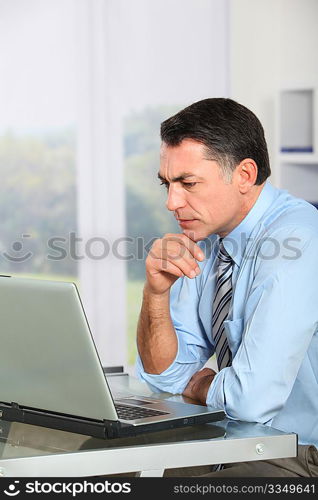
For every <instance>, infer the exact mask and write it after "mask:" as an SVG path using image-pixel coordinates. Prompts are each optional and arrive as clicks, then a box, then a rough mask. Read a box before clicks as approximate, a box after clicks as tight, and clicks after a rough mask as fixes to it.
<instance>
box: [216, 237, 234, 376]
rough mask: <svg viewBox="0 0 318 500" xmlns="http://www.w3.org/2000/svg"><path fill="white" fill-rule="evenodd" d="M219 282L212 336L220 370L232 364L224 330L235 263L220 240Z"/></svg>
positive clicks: (217, 283) (218, 257) (218, 256)
mask: <svg viewBox="0 0 318 500" xmlns="http://www.w3.org/2000/svg"><path fill="white" fill-rule="evenodd" d="M217 265H218V269H217V280H216V287H215V295H214V300H213V310H212V335H213V339H214V343H215V353H216V357H217V364H218V368H219V370H222V368H224V367H225V366H230V365H231V363H232V354H231V351H230V349H229V344H228V341H227V337H226V334H225V330H224V320H226V318H227V315H228V313H229V309H230V303H231V299H232V271H233V261H232V259H231V257H230V256H229V254H228V253H227V252H226V250H225V248H224V245H223V242H222V239H220V246H219V252H218V255H217Z"/></svg>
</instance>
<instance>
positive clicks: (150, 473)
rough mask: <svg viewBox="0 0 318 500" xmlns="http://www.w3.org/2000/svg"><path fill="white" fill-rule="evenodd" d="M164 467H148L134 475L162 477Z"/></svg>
mask: <svg viewBox="0 0 318 500" xmlns="http://www.w3.org/2000/svg"><path fill="white" fill-rule="evenodd" d="M164 471H165V470H164V469H150V470H142V471H140V472H136V477H162V476H163V473H164Z"/></svg>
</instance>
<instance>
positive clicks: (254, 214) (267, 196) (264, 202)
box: [223, 181, 278, 266]
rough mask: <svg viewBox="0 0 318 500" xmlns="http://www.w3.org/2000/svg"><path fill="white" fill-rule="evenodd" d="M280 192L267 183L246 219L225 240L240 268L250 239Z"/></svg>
mask: <svg viewBox="0 0 318 500" xmlns="http://www.w3.org/2000/svg"><path fill="white" fill-rule="evenodd" d="M277 193H278V190H277V189H276V188H275V187H273V186H272V185H271V184H270V182H269V181H267V182H266V183H265V185H264V187H263V189H262V191H261V192H260V194H259V197H258V198H257V200H256V203H255V204H254V205H253V207H252V208H251V210H250V211H249V212H248V214H247V215H246V217H245V218H244V219H243V220H242V221H241V222H240V224H239V225H238V226H236V227H235V228H234V229H233V231H231V232H230V233H229V234H228V235H227V236H225V238H224V239H223V244H224V248H225V250H226V251H227V253H228V254H229V255H230V256H231V257H232V259H233V260H234V262H235V264H237V265H238V266H240V264H241V261H242V257H243V255H244V251H245V248H246V244H247V242H248V238H249V236H250V234H251V232H252V230H253V229H254V227H255V226H256V224H257V222H258V221H259V220H260V219H261V217H262V215H263V214H264V213H265V212H266V210H267V209H268V208H269V207H270V205H271V204H272V202H273V201H274V199H275V198H276V196H277Z"/></svg>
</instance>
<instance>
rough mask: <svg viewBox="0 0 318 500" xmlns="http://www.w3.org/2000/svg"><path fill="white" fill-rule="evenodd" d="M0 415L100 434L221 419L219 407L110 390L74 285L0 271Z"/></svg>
mask: <svg viewBox="0 0 318 500" xmlns="http://www.w3.org/2000/svg"><path fill="white" fill-rule="evenodd" d="M0 318H1V330H0V346H1V348H0V380H1V384H0V418H2V419H4V420H9V421H16V422H24V423H30V424H34V425H40V426H44V427H51V428H55V429H60V430H64V431H70V432H75V433H79V434H86V435H89V436H94V437H101V438H116V437H123V436H134V435H137V434H139V433H144V432H151V431H158V430H161V429H169V428H174V427H180V426H189V425H194V424H202V423H206V422H213V421H216V420H222V419H223V418H224V416H225V414H224V412H223V411H222V410H220V409H216V408H212V407H207V406H203V405H202V406H201V405H197V404H187V403H183V402H176V401H169V400H161V399H159V398H155V397H152V395H151V396H147V397H144V396H133V397H131V396H130V395H129V396H130V397H121V398H120V400H117V399H115V397H114V395H113V394H112V393H111V389H110V386H109V384H108V382H107V378H106V375H105V373H104V370H103V366H102V364H101V361H100V358H99V355H98V352H97V349H96V346H95V343H94V340H93V336H92V334H91V331H90V328H89V325H88V322H87V318H86V316H85V312H84V308H83V305H82V302H81V299H80V296H79V292H78V290H77V287H76V285H75V284H74V283H69V282H61V281H48V280H41V279H33V278H19V277H10V276H0Z"/></svg>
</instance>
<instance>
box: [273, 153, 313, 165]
mask: <svg viewBox="0 0 318 500" xmlns="http://www.w3.org/2000/svg"><path fill="white" fill-rule="evenodd" d="M279 161H280V162H281V163H295V164H302V165H318V155H315V154H313V153H280V155H279Z"/></svg>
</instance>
